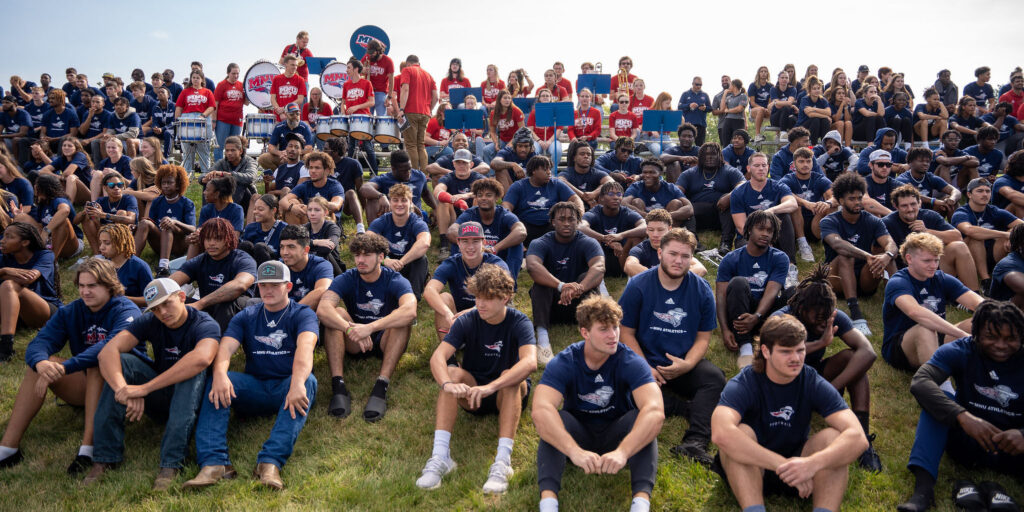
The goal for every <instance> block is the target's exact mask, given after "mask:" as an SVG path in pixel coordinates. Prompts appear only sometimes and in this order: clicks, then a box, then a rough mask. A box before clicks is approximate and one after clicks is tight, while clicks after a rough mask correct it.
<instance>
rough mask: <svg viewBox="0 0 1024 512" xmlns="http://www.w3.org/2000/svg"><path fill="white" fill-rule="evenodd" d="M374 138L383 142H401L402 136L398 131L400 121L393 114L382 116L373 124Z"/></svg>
mask: <svg viewBox="0 0 1024 512" xmlns="http://www.w3.org/2000/svg"><path fill="white" fill-rule="evenodd" d="M373 140H375V141H377V142H379V143H381V144H400V143H401V142H402V137H401V135H399V133H398V121H396V120H395V118H393V117H391V116H380V117H378V118H377V121H376V122H375V123H374V125H373Z"/></svg>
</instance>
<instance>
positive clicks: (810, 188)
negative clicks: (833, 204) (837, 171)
mask: <svg viewBox="0 0 1024 512" xmlns="http://www.w3.org/2000/svg"><path fill="white" fill-rule="evenodd" d="M779 182H780V183H782V184H783V185H786V186H787V187H789V189H790V190H791V191H793V194H794V195H796V196H797V197H800V198H801V199H803V200H804V201H810V202H812V203H816V202H819V201H822V200H824V198H825V192H828V191H829V190H830V189H831V188H832V180H830V179H828V178H827V177H825V175H824V174H822V173H819V172H812V173H811V175H810V176H809V177H808V178H807V179H806V180H802V179H800V178H799V177H797V175H796V173H795V172H791V173H788V174H786V175H785V176H783V177H782V179H781V180H779ZM800 212H801V213H803V215H804V218H811V217H814V212H812V211H811V210H808V209H806V208H804V207H803V206H801V207H800Z"/></svg>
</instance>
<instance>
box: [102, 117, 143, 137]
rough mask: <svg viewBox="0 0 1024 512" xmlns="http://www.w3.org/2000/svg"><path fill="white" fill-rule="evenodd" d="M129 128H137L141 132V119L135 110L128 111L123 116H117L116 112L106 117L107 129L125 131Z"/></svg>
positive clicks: (117, 131) (115, 131) (116, 131)
mask: <svg viewBox="0 0 1024 512" xmlns="http://www.w3.org/2000/svg"><path fill="white" fill-rule="evenodd" d="M129 128H139V129H140V131H139V133H142V132H141V128H142V120H140V119H139V115H138V114H136V113H135V112H129V113H128V114H126V115H125V116H124V117H123V118H121V117H117V114H114V115H112V116H110V117H108V118H107V129H108V130H114V133H119V134H120V133H125V132H127V131H128V129H129Z"/></svg>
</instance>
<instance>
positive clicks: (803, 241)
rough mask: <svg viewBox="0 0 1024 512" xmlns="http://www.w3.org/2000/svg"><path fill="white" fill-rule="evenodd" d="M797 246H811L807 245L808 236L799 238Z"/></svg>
mask: <svg viewBox="0 0 1024 512" xmlns="http://www.w3.org/2000/svg"><path fill="white" fill-rule="evenodd" d="M796 244H797V245H799V246H800V247H803V246H805V245H809V244H808V243H807V237H806V236H802V237H800V238H797V239H796Z"/></svg>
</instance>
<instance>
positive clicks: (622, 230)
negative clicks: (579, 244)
mask: <svg viewBox="0 0 1024 512" xmlns="http://www.w3.org/2000/svg"><path fill="white" fill-rule="evenodd" d="M666 185H670V184H666ZM598 203H599V204H598V206H595V207H593V208H592V209H591V210H590V211H588V212H587V213H584V214H583V222H581V223H580V225H579V230H580V231H582V232H583V234H585V235H587V236H589V237H590V238H593V239H594V240H597V241H598V242H600V243H601V249H602V250H603V251H604V261H605V267H606V268H605V275H606V276H610V277H622V276H624V275H625V273H624V272H623V266H624V265H625V263H626V257H627V256H629V250H630V249H632V248H633V246H634V245H635V244H636V243H637V242H638V241H639V240H640V239H641V238H642V237H643V235H644V232H645V231H646V230H647V223H646V222H644V218H643V217H641V216H640V214H638V213H636V212H635V211H633V210H631V209H629V208H623V207H622V206H621V204H622V185H619V183H618V182H615V181H613V182H611V183H605V184H604V185H601V195H599V196H598Z"/></svg>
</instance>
